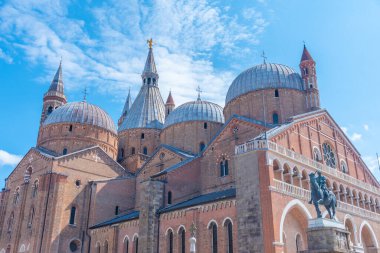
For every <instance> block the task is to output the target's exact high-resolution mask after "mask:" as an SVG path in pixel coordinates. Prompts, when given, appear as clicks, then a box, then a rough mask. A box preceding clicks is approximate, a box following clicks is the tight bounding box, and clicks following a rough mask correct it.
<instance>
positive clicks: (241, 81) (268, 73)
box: [226, 63, 303, 104]
mask: <svg viewBox="0 0 380 253" xmlns="http://www.w3.org/2000/svg"><path fill="white" fill-rule="evenodd" d="M276 88H287V89H296V90H303V83H302V78H301V76H300V75H299V74H298V73H297V72H295V71H294V70H293V69H292V68H290V67H288V66H285V65H282V64H274V63H264V64H260V65H257V66H254V67H252V68H249V69H247V70H245V71H244V72H242V73H241V74H240V75H238V76H237V77H236V78H235V80H234V81H233V82H232V84H231V86H230V88H229V89H228V92H227V96H226V104H227V103H229V102H230V101H231V100H233V99H234V98H236V97H238V96H240V95H243V94H245V93H247V92H250V91H255V90H261V89H276Z"/></svg>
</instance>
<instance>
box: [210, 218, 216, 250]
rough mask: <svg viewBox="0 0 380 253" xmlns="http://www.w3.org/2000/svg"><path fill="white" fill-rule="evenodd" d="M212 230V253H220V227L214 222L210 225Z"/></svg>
mask: <svg viewBox="0 0 380 253" xmlns="http://www.w3.org/2000/svg"><path fill="white" fill-rule="evenodd" d="M210 230H211V252H212V253H218V226H217V225H216V224H215V223H214V222H213V223H211V224H210Z"/></svg>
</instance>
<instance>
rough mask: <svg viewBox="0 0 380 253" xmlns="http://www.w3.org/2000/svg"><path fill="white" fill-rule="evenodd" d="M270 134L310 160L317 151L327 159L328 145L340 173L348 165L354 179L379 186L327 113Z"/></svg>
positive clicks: (298, 119)
mask: <svg viewBox="0 0 380 253" xmlns="http://www.w3.org/2000/svg"><path fill="white" fill-rule="evenodd" d="M267 133H268V138H269V139H270V140H271V141H273V142H275V143H277V144H278V145H280V146H283V147H285V148H287V149H290V150H293V151H295V152H297V153H300V154H302V155H304V156H306V157H308V158H310V159H314V153H313V151H314V150H316V149H317V150H319V153H320V155H321V156H322V159H323V160H324V158H323V155H324V152H323V146H324V145H325V143H326V144H328V145H329V146H330V147H331V148H332V152H333V154H334V157H335V159H334V160H335V168H336V169H337V170H342V166H344V165H346V168H347V169H348V174H349V175H350V176H352V177H355V178H357V179H359V180H362V181H365V182H367V183H370V184H372V185H376V186H379V183H378V182H377V180H376V179H375V177H374V176H373V175H372V173H371V171H370V170H369V169H368V167H367V166H366V164H365V163H364V161H363V160H362V158H361V155H360V153H359V152H358V150H357V149H356V148H355V146H354V145H353V143H352V142H351V141H350V140H349V138H348V137H347V136H346V135H345V134H344V132H343V131H342V129H341V128H340V127H339V125H338V124H337V123H336V122H335V121H334V119H333V118H332V117H331V115H330V114H329V113H328V112H327V111H326V110H319V111H317V112H315V113H308V114H305V115H304V116H302V115H300V116H297V117H294V118H293V121H292V122H290V123H288V124H284V125H282V126H280V127H278V128H275V129H271V130H269V131H268V132H267Z"/></svg>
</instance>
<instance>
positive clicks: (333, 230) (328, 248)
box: [304, 218, 353, 253]
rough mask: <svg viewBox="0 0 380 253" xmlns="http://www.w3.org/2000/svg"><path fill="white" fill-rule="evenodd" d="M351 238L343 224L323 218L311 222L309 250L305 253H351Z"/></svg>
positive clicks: (308, 239)
mask: <svg viewBox="0 0 380 253" xmlns="http://www.w3.org/2000/svg"><path fill="white" fill-rule="evenodd" d="M349 236H350V232H348V231H347V230H346V228H345V227H344V224H343V223H340V222H337V221H335V220H330V219H323V218H318V219H313V220H309V225H308V229H307V242H308V250H306V251H304V253H351V252H353V251H352V250H350V246H349Z"/></svg>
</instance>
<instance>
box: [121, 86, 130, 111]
mask: <svg viewBox="0 0 380 253" xmlns="http://www.w3.org/2000/svg"><path fill="white" fill-rule="evenodd" d="M131 106H132V99H131V88H129V90H128V96H127V99H126V100H125V104H124V108H123V113H122V115H123V116H124V117H125V116H127V114H128V112H129V110H130V109H131Z"/></svg>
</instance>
